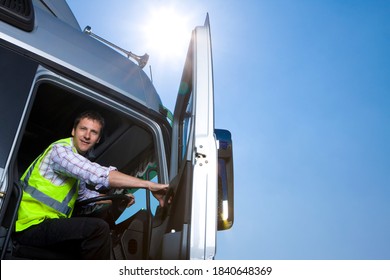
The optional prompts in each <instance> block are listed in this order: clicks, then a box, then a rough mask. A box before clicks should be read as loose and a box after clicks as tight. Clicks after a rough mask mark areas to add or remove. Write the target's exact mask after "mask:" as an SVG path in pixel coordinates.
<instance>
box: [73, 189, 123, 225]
mask: <svg viewBox="0 0 390 280" xmlns="http://www.w3.org/2000/svg"><path fill="white" fill-rule="evenodd" d="M106 200H111V202H112V205H110V206H109V207H108V210H107V212H108V216H109V217H102V218H104V219H106V218H108V219H110V221H107V222H109V224H110V225H113V224H115V221H116V220H117V219H118V218H119V216H120V215H121V214H122V213H123V211H125V209H126V208H127V205H128V204H129V203H130V200H131V197H129V196H127V195H125V194H109V195H103V196H96V197H92V198H88V199H86V200H82V201H79V202H77V206H78V207H82V206H85V205H87V204H89V203H94V202H99V201H106Z"/></svg>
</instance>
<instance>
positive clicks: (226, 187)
mask: <svg viewBox="0 0 390 280" xmlns="http://www.w3.org/2000/svg"><path fill="white" fill-rule="evenodd" d="M214 132H215V136H216V138H217V141H218V230H226V229H230V228H231V227H232V226H233V220H234V176H233V143H232V136H231V133H230V132H229V131H228V130H224V129H215V130H214Z"/></svg>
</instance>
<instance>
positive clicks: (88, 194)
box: [77, 182, 100, 201]
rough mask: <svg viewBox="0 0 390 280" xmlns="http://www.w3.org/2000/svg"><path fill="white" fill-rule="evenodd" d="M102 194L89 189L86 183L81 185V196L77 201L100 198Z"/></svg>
mask: <svg viewBox="0 0 390 280" xmlns="http://www.w3.org/2000/svg"><path fill="white" fill-rule="evenodd" d="M99 195H100V193H99V192H97V191H94V190H90V189H88V188H87V186H86V185H85V183H84V182H81V183H80V187H79V196H78V197H77V201H83V200H86V199H89V198H92V197H97V196H99Z"/></svg>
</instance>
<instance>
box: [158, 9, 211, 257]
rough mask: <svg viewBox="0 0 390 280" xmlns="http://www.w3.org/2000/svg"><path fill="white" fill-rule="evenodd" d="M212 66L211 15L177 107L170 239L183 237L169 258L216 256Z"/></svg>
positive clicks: (196, 34) (196, 42)
mask: <svg viewBox="0 0 390 280" xmlns="http://www.w3.org/2000/svg"><path fill="white" fill-rule="evenodd" d="M212 70H213V69H212V52H211V36H210V25H209V19H208V16H207V18H206V22H205V24H204V26H201V27H197V28H195V29H194V31H193V34H192V39H191V42H190V46H189V49H188V54H187V60H186V63H185V66H184V71H183V76H182V80H181V84H180V87H179V93H178V99H177V103H176V106H175V111H174V122H173V131H172V132H173V133H172V141H173V143H172V157H171V166H170V175H171V177H172V178H173V177H174V178H175V179H174V184H172V185H173V187H172V188H173V189H174V190H173V192H174V199H173V202H172V208H171V211H170V222H169V224H170V227H169V228H168V235H169V234H170V233H172V235H171V236H170V237H169V236H168V235H167V236H166V237H167V238H166V241H168V240H172V239H177V240H176V241H174V242H172V241H171V242H168V243H166V244H165V247H166V248H168V247H169V250H164V252H168V251H170V252H171V253H172V251H175V253H174V254H173V255H171V256H168V258H169V257H171V258H179V259H212V258H214V255H215V245H216V231H217V223H216V222H217V173H218V172H217V146H216V139H215V135H214V94H213V71H212ZM172 178H171V179H172ZM169 230H170V231H169ZM178 232H180V234H178ZM173 234H176V237H175V236H174V235H173ZM174 243H176V246H171V245H172V244H174ZM178 243H180V244H178ZM169 244H170V245H169ZM173 248H177V249H173ZM178 250H179V252H177V251H178Z"/></svg>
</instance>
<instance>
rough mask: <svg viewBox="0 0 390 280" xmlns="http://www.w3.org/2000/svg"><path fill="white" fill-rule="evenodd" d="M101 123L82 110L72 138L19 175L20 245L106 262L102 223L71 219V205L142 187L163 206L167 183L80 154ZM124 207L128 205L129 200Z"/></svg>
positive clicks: (106, 237)
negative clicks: (103, 193)
mask: <svg viewBox="0 0 390 280" xmlns="http://www.w3.org/2000/svg"><path fill="white" fill-rule="evenodd" d="M103 128H104V119H103V118H102V117H101V116H100V115H99V114H98V113H96V112H85V113H83V114H81V115H80V116H79V117H78V118H77V119H76V120H75V122H74V126H73V129H72V137H71V138H66V139H62V140H59V141H57V142H54V143H53V144H51V145H50V146H49V147H48V148H47V149H46V150H45V151H44V152H43V153H42V154H41V155H40V156H38V158H37V159H36V160H35V161H34V162H33V163H32V164H31V165H30V167H29V168H28V169H27V170H26V172H25V173H24V174H23V176H22V177H21V182H22V185H23V197H22V201H21V203H20V207H19V211H18V220H17V221H16V226H15V234H14V238H15V240H16V241H18V242H19V243H20V244H22V245H30V246H34V247H49V248H52V249H55V250H57V251H59V252H66V253H67V252H68V251H69V250H72V252H74V251H76V252H75V253H77V255H78V257H79V258H81V259H109V258H110V253H111V239H110V230H109V226H108V224H107V223H106V222H105V221H104V220H102V219H99V218H92V217H71V215H72V212H73V209H74V205H75V201H76V200H77V199H78V197H79V198H83V199H85V198H89V197H92V196H96V194H97V192H95V191H92V190H89V189H88V188H87V187H86V184H92V185H95V186H96V189H99V188H144V189H148V190H150V191H151V192H152V194H153V195H154V196H155V198H156V199H157V200H158V201H159V203H160V206H163V203H164V194H165V192H166V190H167V188H168V185H167V184H158V183H154V182H150V181H145V180H141V179H138V178H135V177H132V176H129V175H127V174H124V173H121V172H119V171H117V170H116V168H115V167H104V166H100V165H99V164H97V163H94V162H91V161H89V160H88V159H87V158H86V157H85V155H86V154H87V152H88V151H90V150H91V149H92V148H93V147H94V145H95V144H96V143H98V142H99V140H100V138H101V134H102V130H103ZM132 199H133V200H132V201H131V203H130V204H132V203H134V197H132Z"/></svg>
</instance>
